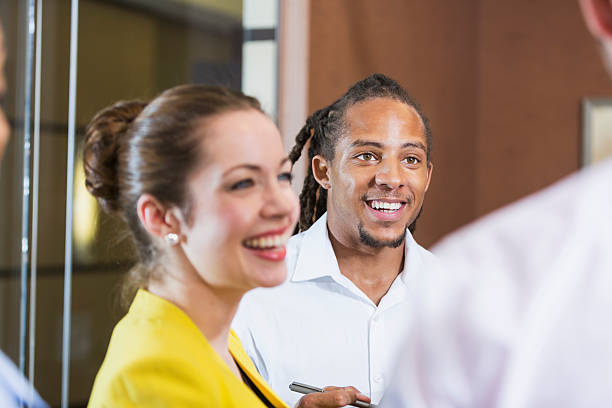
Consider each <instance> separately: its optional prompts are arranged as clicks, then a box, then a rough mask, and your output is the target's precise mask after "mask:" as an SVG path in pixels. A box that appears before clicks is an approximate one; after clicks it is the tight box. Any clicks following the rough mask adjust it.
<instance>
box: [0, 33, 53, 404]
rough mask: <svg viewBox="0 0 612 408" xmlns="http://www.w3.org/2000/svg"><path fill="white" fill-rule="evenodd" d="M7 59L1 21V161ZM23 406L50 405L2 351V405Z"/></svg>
mask: <svg viewBox="0 0 612 408" xmlns="http://www.w3.org/2000/svg"><path fill="white" fill-rule="evenodd" d="M5 61H6V48H5V46H4V31H3V28H2V23H1V22H0V163H1V162H2V156H3V155H4V148H5V147H6V143H7V142H8V139H9V136H10V132H11V129H10V128H9V125H8V122H7V120H6V116H5V115H4V111H3V105H2V101H3V100H4V96H5V94H6V78H5V76H4V62H5ZM22 406H26V407H32V408H39V407H40V408H42V407H47V406H48V405H47V404H46V403H45V402H44V401H43V400H42V398H40V396H39V395H38V393H37V392H36V391H35V390H34V387H32V385H31V384H30V383H29V382H28V380H26V379H25V378H24V377H23V375H21V373H20V372H19V370H18V369H17V367H15V364H14V363H13V361H12V360H11V359H9V358H8V357H7V356H6V355H5V354H4V353H2V352H0V407H3V408H17V407H22Z"/></svg>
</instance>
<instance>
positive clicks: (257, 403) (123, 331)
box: [88, 289, 288, 408]
mask: <svg viewBox="0 0 612 408" xmlns="http://www.w3.org/2000/svg"><path fill="white" fill-rule="evenodd" d="M228 347H229V351H230V353H231V354H232V356H233V357H234V360H236V362H237V363H238V365H239V366H240V368H241V369H242V370H243V371H244V372H245V373H246V375H247V376H248V377H249V379H250V380H251V381H252V382H253V383H254V384H255V386H256V387H257V388H258V389H259V391H261V393H262V394H263V395H264V396H265V397H266V398H267V399H268V400H269V401H270V402H271V403H272V404H273V405H274V406H275V407H278V408H280V407H282V408H288V406H287V405H286V404H285V403H284V402H283V401H282V400H281V399H280V398H279V397H278V396H276V394H274V392H273V391H272V389H270V387H269V386H268V385H267V384H266V382H265V381H264V379H263V378H262V377H261V376H260V375H259V373H258V372H257V370H256V368H255V366H254V365H253V363H252V362H251V360H250V359H249V357H248V356H247V354H246V352H245V351H244V349H243V348H242V344H241V343H240V340H239V339H238V337H237V336H236V334H235V333H234V332H233V331H232V332H231V333H230V338H229V341H228ZM88 407H92V408H94V407H95V408H98V407H109V408H110V407H112V408H121V407H155V408H162V407H163V408H165V407H214V408H220V407H237V408H238V407H239V408H249V407H254V408H264V407H265V406H264V404H263V403H262V402H261V400H260V399H259V398H258V397H257V396H256V395H255V393H253V391H251V389H250V388H249V387H248V386H246V385H245V384H244V383H243V382H242V381H241V379H239V378H238V377H236V375H234V373H233V372H232V371H231V370H230V369H229V367H228V366H227V365H226V364H225V363H224V362H223V360H222V359H221V357H220V356H219V355H218V354H217V353H216V352H215V351H214V350H213V348H212V346H211V345H210V344H209V343H208V341H207V340H206V338H205V337H204V335H203V334H202V332H200V330H199V329H198V328H197V327H196V325H195V324H194V323H193V322H192V321H191V319H189V317H187V315H186V314H185V313H184V312H183V311H182V310H180V309H179V308H178V307H176V306H175V305H173V304H172V303H170V302H168V301H166V300H164V299H162V298H160V297H158V296H155V295H153V294H151V293H149V292H147V291H145V290H142V289H141V290H139V291H138V293H137V294H136V297H135V298H134V301H133V302H132V305H131V306H130V310H129V311H128V313H127V314H126V315H125V317H123V319H121V321H120V322H119V323H117V325H116V326H115V329H114V330H113V334H112V336H111V340H110V344H109V346H108V351H107V352H106V357H105V358H104V362H103V363H102V366H101V367H100V371H99V372H98V375H97V376H96V379H95V382H94V386H93V391H92V393H91V397H90V399H89V405H88Z"/></svg>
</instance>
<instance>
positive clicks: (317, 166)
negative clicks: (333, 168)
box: [312, 154, 331, 190]
mask: <svg viewBox="0 0 612 408" xmlns="http://www.w3.org/2000/svg"><path fill="white" fill-rule="evenodd" d="M329 170H330V166H329V162H328V161H327V159H326V158H325V157H323V156H321V155H320V154H317V155H316V156H315V157H313V158H312V175H313V176H314V178H315V180H317V183H319V185H320V186H321V187H323V188H324V189H326V190H329V188H330V187H331V183H330V182H329Z"/></svg>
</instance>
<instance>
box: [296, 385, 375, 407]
mask: <svg viewBox="0 0 612 408" xmlns="http://www.w3.org/2000/svg"><path fill="white" fill-rule="evenodd" d="M289 389H290V390H291V391H295V392H299V393H300V394H310V393H313V392H325V390H324V389H323V388H318V387H314V386H312V385H308V384H302V383H299V382H297V381H294V382H292V383H291V384H289ZM351 406H353V407H359V408H377V406H376V405H375V404H368V403H367V402H364V401H355V402H354V403H352V404H351Z"/></svg>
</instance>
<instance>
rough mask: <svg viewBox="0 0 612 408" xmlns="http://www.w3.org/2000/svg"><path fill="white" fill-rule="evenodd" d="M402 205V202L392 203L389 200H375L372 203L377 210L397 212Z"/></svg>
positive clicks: (371, 205)
mask: <svg viewBox="0 0 612 408" xmlns="http://www.w3.org/2000/svg"><path fill="white" fill-rule="evenodd" d="M401 206H402V203H390V202H387V201H379V200H373V201H372V202H371V204H370V207H372V208H374V209H375V210H381V211H383V212H395V211H397V210H399V209H400V208H401Z"/></svg>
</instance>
